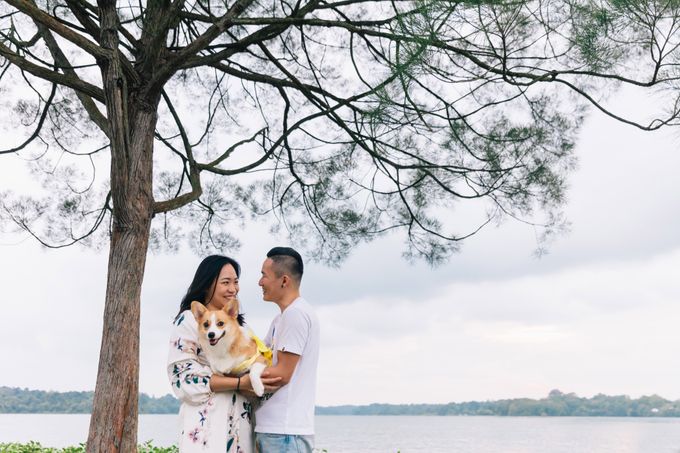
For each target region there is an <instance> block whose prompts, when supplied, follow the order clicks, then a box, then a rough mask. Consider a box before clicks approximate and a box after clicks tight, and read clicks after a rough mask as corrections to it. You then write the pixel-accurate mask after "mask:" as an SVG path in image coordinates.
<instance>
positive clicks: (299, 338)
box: [276, 308, 312, 355]
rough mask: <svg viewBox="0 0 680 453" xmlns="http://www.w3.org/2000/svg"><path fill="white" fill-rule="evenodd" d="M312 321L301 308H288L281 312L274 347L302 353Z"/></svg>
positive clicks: (284, 350)
mask: <svg viewBox="0 0 680 453" xmlns="http://www.w3.org/2000/svg"><path fill="white" fill-rule="evenodd" d="M311 326H312V323H311V320H310V319H309V316H308V315H307V313H305V312H304V311H302V310H295V309H294V308H293V309H292V310H291V309H288V310H286V311H284V312H283V315H282V317H281V322H280V323H279V326H278V328H277V329H278V332H277V333H276V349H277V350H279V351H283V352H290V353H293V354H297V355H302V351H304V349H305V345H306V344H307V340H308V338H309V333H310V329H311Z"/></svg>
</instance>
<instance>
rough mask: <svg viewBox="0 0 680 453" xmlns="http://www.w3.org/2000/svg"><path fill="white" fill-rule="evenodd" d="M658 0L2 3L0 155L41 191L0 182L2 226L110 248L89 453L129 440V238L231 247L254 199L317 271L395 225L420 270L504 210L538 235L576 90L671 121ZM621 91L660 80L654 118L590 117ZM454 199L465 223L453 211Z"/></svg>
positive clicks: (48, 240) (133, 310)
mask: <svg viewBox="0 0 680 453" xmlns="http://www.w3.org/2000/svg"><path fill="white" fill-rule="evenodd" d="M678 8H679V5H678V2H676V1H670V0H668V1H644V2H643V1H636V0H616V1H614V0H612V1H604V0H603V1H585V0H583V1H578V0H573V1H569V0H554V1H553V0H544V1H509V0H508V1H504V0H489V1H479V0H477V1H475V0H460V1H455V0H409V1H402V0H390V1H386V0H375V1H368V0H294V1H288V0H259V1H255V0H232V1H220V0H194V1H187V0H172V1H170V0H151V1H147V2H145V1H141V2H132V1H116V0H99V1H98V2H97V3H96V4H94V3H92V2H91V1H89V0H4V1H2V2H0V58H1V60H0V65H1V66H0V89H2V90H3V92H4V93H11V96H9V98H10V99H13V102H14V104H13V105H12V107H11V108H10V107H8V106H6V108H5V109H4V110H3V124H4V125H5V127H6V128H7V129H10V128H11V129H18V128H20V127H21V126H23V127H24V128H25V129H26V133H25V138H24V139H21V140H19V141H18V143H14V144H8V143H7V142H8V140H7V139H6V140H3V144H2V145H3V146H5V147H6V149H3V150H0V153H2V154H9V155H17V154H18V155H20V156H21V157H23V158H26V159H30V160H32V161H33V162H34V165H35V166H36V167H38V168H39V169H42V170H43V180H42V181H43V184H45V187H46V188H47V190H46V193H45V194H44V197H37V198H30V197H28V196H26V195H24V194H14V193H5V194H2V198H1V199H0V202H1V203H2V204H1V208H2V211H1V212H2V216H3V219H4V220H5V222H3V224H4V225H5V226H6V225H7V224H8V223H12V224H13V225H16V226H18V227H19V228H21V229H23V230H25V231H28V232H29V233H30V234H32V235H33V236H35V237H36V238H37V239H38V240H39V241H41V242H42V243H43V244H45V245H48V246H52V247H60V246H65V245H69V244H72V243H75V242H78V241H90V242H92V243H101V242H102V237H106V238H107V239H110V241H109V242H108V243H109V268H108V280H107V291H106V301H105V314H104V332H103V337H102V347H101V354H100V362H99V370H98V375H97V384H96V391H95V399H94V408H93V415H92V419H91V424H90V433H89V437H88V441H87V449H88V451H90V452H99V451H103V452H107V453H108V452H117V451H123V452H130V451H134V450H135V448H136V447H135V445H136V432H137V395H138V367H139V365H138V361H139V359H138V356H139V344H138V343H139V298H140V288H141V283H142V278H143V275H144V266H145V258H146V252H147V249H148V247H149V245H150V243H151V244H152V245H154V244H155V245H157V246H160V247H169V248H175V247H176V246H177V244H178V243H179V238H180V237H181V236H182V234H183V233H182V231H187V230H186V228H187V227H188V228H189V231H190V232H189V233H188V234H187V236H189V238H190V242H191V243H193V244H194V245H195V246H197V248H198V250H201V251H204V250H208V249H212V248H218V249H219V248H223V247H230V246H234V245H236V244H237V238H236V237H235V236H234V235H233V234H231V233H230V231H233V229H234V226H233V223H231V222H233V221H239V219H241V218H242V217H243V216H245V215H246V214H247V213H254V214H255V215H259V214H267V213H270V214H272V215H275V216H276V217H277V218H278V220H279V223H278V224H279V225H283V226H285V228H286V229H287V230H288V232H289V233H290V235H291V237H293V238H294V239H296V240H297V241H298V242H300V243H303V245H306V246H308V247H310V248H313V249H315V250H316V254H317V256H318V257H319V258H321V259H324V260H327V261H330V262H338V261H339V260H341V259H342V258H343V257H344V256H345V255H346V254H347V251H348V250H349V248H351V246H352V245H354V244H356V243H358V242H360V241H365V240H370V239H372V238H374V237H376V236H378V235H380V234H382V233H385V232H388V231H391V230H395V229H399V230H403V231H404V232H405V237H406V254H407V255H408V256H410V257H421V258H424V259H426V260H428V261H430V262H432V263H436V262H439V261H440V260H442V259H444V258H446V257H447V256H448V255H449V254H450V253H451V252H453V251H455V250H456V248H457V246H458V244H459V242H460V241H461V240H463V239H465V238H466V237H468V236H469V235H471V234H474V233H475V232H477V231H478V230H479V229H480V228H481V227H483V226H484V225H486V224H488V223H490V222H492V221H497V220H500V219H502V218H504V217H507V216H510V217H514V218H518V219H522V220H525V221H532V222H537V223H539V224H541V225H543V227H544V228H545V230H544V231H546V232H550V231H552V230H553V229H554V228H556V227H557V226H559V224H560V216H559V208H560V205H561V203H562V202H563V198H564V195H563V194H564V181H565V177H566V175H567V173H568V170H569V169H571V168H572V167H573V163H574V162H573V156H572V153H571V151H572V147H573V145H574V139H575V134H576V131H577V128H578V126H579V124H580V123H581V121H582V118H583V115H584V111H585V110H584V108H585V107H586V106H587V105H592V106H594V107H595V108H597V109H598V110H600V111H602V112H604V113H605V114H607V115H610V116H612V117H614V118H616V119H618V120H620V121H623V122H626V123H629V124H631V125H634V126H637V127H640V128H643V129H648V130H652V129H657V128H659V127H661V126H663V125H666V124H675V123H676V122H677V117H678V109H679V108H680V104H679V103H678V95H677V93H678V91H677V90H673V88H674V84H675V83H676V81H677V78H678V66H677V64H678V36H680V33H678V18H679V15H678ZM622 84H626V85H632V86H636V87H640V88H651V87H655V89H659V90H664V89H665V90H667V91H666V92H667V93H668V96H667V97H666V99H667V100H668V101H669V102H668V103H667V106H668V109H667V111H665V112H662V113H660V116H659V118H655V119H652V120H650V121H648V122H645V123H641V122H635V121H633V120H631V119H626V118H623V117H621V116H620V115H618V114H617V113H616V112H613V111H610V110H608V108H607V107H606V103H604V101H603V99H605V96H604V94H605V93H607V92H608V91H610V90H611V89H613V88H615V87H616V86H620V85H622ZM5 99H7V96H6V97H5ZM5 102H8V101H7V100H5ZM13 136H14V137H15V136H16V135H13ZM5 137H7V135H5ZM106 167H108V168H109V169H110V171H109V173H108V176H106V177H102V176H101V175H100V173H101V172H100V173H98V172H97V170H98V169H101V168H106ZM474 200H477V201H479V202H480V203H477V204H475V203H473V201H474ZM463 201H468V203H466V204H465V205H467V204H474V205H475V206H478V208H476V209H477V210H476V211H472V212H473V213H474V212H479V216H478V217H476V218H475V217H471V216H469V215H466V216H456V215H454V214H453V211H452V207H454V206H455V205H457V204H459V203H461V202H463ZM179 218H185V219H188V220H189V221H188V222H185V223H182V222H181V219H179ZM177 222H179V223H177ZM182 225H184V227H185V228H181V226H182ZM191 226H193V227H194V228H195V230H191ZM230 228H231V230H230ZM98 234H99V235H100V236H97V235H98ZM185 234H186V233H185Z"/></svg>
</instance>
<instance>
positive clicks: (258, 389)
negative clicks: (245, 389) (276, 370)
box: [251, 379, 264, 396]
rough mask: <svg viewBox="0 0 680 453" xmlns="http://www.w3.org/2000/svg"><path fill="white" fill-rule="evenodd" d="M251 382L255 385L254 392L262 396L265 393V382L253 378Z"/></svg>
mask: <svg viewBox="0 0 680 453" xmlns="http://www.w3.org/2000/svg"><path fill="white" fill-rule="evenodd" d="M251 383H252V385H253V392H255V394H256V395H257V396H262V395H263V394H264V384H263V383H262V381H261V380H259V379H253V380H252V381H251Z"/></svg>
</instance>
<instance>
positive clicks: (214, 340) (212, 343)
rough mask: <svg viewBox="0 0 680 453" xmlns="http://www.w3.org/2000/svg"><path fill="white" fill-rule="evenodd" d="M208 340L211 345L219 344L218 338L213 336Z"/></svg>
mask: <svg viewBox="0 0 680 453" xmlns="http://www.w3.org/2000/svg"><path fill="white" fill-rule="evenodd" d="M208 341H209V342H210V346H215V345H216V344H217V338H211V339H210V340H208Z"/></svg>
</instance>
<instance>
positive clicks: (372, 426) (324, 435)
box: [0, 414, 680, 453]
mask: <svg viewBox="0 0 680 453" xmlns="http://www.w3.org/2000/svg"><path fill="white" fill-rule="evenodd" d="M89 418H90V417H89V415H84V414H73V415H63V414H0V442H27V441H29V440H37V441H39V442H40V443H42V444H43V445H46V446H52V447H63V446H67V445H75V444H78V443H80V442H83V441H84V440H85V438H86V437H87V427H88V423H89ZM176 427H177V417H176V416H175V415H141V416H140V423H139V441H140V442H145V441H147V440H153V442H154V443H155V444H157V445H170V444H173V443H175V436H176V431H177V428H176ZM316 431H317V435H316V444H317V447H318V448H319V449H326V450H328V453H361V452H385V453H388V452H389V453H396V452H397V450H399V451H400V452H401V453H411V452H428V453H455V452H461V453H680V419H678V418H605V417H602V418H600V417H597V418H591V417H554V418H552V417H545V418H535V417H428V416H421V417H411V416H361V417H358V416H320V417H317V418H316Z"/></svg>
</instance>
